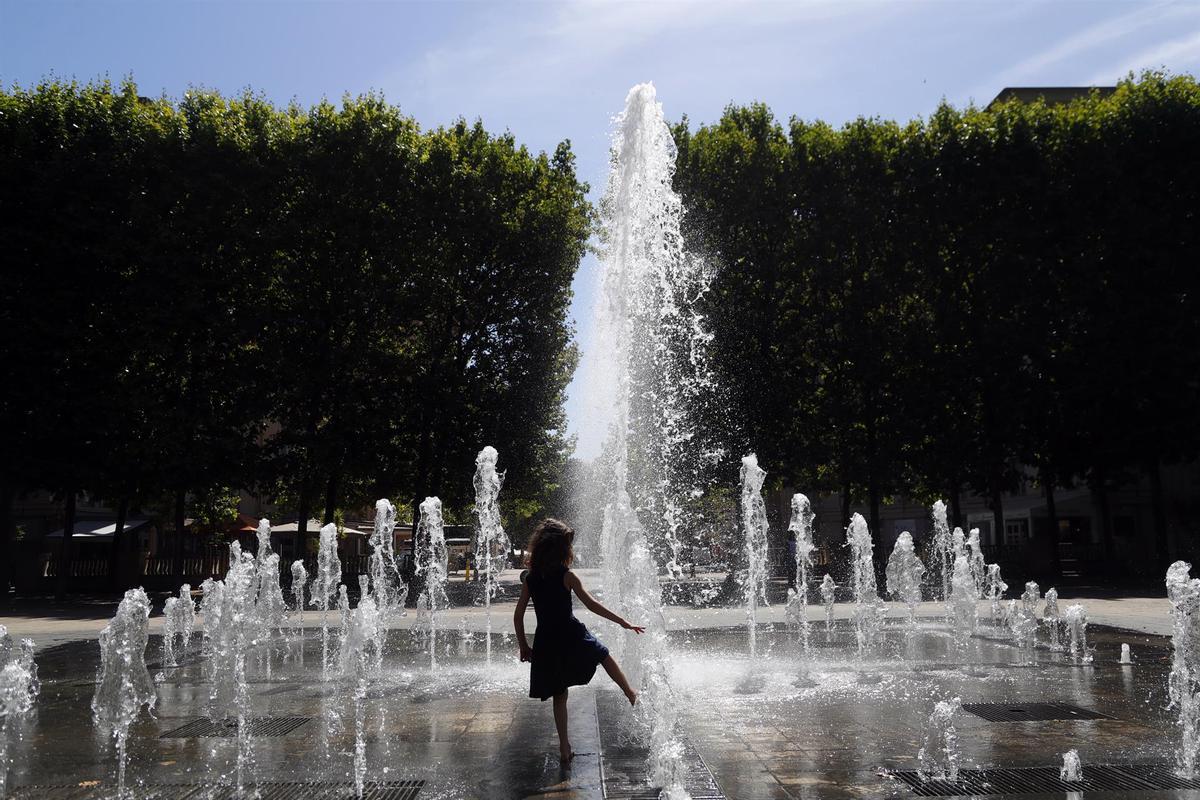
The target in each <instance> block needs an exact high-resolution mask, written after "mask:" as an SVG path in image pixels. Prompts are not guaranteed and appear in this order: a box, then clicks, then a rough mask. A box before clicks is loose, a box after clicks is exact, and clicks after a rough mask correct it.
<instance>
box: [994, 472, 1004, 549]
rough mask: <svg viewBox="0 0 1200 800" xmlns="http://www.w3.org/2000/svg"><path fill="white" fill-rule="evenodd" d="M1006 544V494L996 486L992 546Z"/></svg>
mask: <svg viewBox="0 0 1200 800" xmlns="http://www.w3.org/2000/svg"><path fill="white" fill-rule="evenodd" d="M1003 543H1004V494H1003V493H1002V492H1001V491H1000V489H999V488H998V486H997V485H996V484H993V485H992V544H993V545H996V546H999V545H1001V544H1003Z"/></svg>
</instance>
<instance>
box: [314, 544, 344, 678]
mask: <svg viewBox="0 0 1200 800" xmlns="http://www.w3.org/2000/svg"><path fill="white" fill-rule="evenodd" d="M341 581H342V561H341V559H340V558H338V551H337V526H336V525H334V524H333V523H329V524H328V525H326V526H325V527H323V528H321V539H320V544H319V545H318V549H317V574H316V575H315V576H314V577H313V580H312V584H311V586H309V589H308V598H309V600H308V601H309V602H310V603H311V604H312V605H314V606H316V607H317V608H319V609H320V610H321V674H322V675H323V676H326V677H328V668H329V605H330V603H332V602H333V600H334V598H335V597H337V587H338V584H339V583H341Z"/></svg>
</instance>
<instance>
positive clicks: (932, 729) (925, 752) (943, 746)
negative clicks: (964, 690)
mask: <svg viewBox="0 0 1200 800" xmlns="http://www.w3.org/2000/svg"><path fill="white" fill-rule="evenodd" d="M968 571H969V568H968ZM960 708H962V700H961V699H960V698H957V697H955V698H953V699H951V700H940V701H938V703H937V705H935V706H934V707H933V713H932V714H930V715H929V721H928V722H927V723H926V726H925V740H924V742H923V743H922V745H921V749H920V750H919V751H918V752H917V763H918V768H917V771H918V773H919V774H920V776H921V779H922V780H927V781H928V780H936V781H950V782H953V781H956V780H958V762H959V761H960V760H961V755H960V753H959V747H958V731H956V730H955V728H954V716H955V715H956V714H957V713H958V710H959V709H960Z"/></svg>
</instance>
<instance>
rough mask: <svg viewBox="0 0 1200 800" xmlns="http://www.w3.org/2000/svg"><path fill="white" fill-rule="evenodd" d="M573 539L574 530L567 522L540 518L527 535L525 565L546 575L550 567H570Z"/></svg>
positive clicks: (573, 553)
mask: <svg viewBox="0 0 1200 800" xmlns="http://www.w3.org/2000/svg"><path fill="white" fill-rule="evenodd" d="M574 541H575V531H574V530H572V529H571V526H570V525H568V524H567V523H565V522H561V521H559V520H557V519H544V520H542V521H541V522H540V523H539V524H538V526H537V528H535V529H534V531H533V535H532V536H531V537H529V551H528V552H527V554H526V556H525V566H527V567H529V569H530V571H531V572H536V573H537V574H538V575H548V574H549V573H550V571H551V570H552V569H554V568H556V567H559V566H562V565H564V564H565V565H566V566H567V567H570V566H571V562H572V561H574V560H575V551H574V550H573V549H572V547H571V543H572V542H574Z"/></svg>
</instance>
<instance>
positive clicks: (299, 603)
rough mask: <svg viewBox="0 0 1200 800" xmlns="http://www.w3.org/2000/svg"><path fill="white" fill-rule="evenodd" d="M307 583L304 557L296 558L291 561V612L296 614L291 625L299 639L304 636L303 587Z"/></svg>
mask: <svg viewBox="0 0 1200 800" xmlns="http://www.w3.org/2000/svg"><path fill="white" fill-rule="evenodd" d="M307 583H308V570H307V569H305V568H304V559H301V558H297V559H296V560H295V561H293V562H292V612H293V613H294V614H295V615H296V616H295V622H296V624H295V625H294V626H293V627H294V628H295V629H296V633H297V634H299V635H300V638H301V639H303V638H304V587H305V585H306V584H307ZM301 647H303V645H301Z"/></svg>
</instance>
